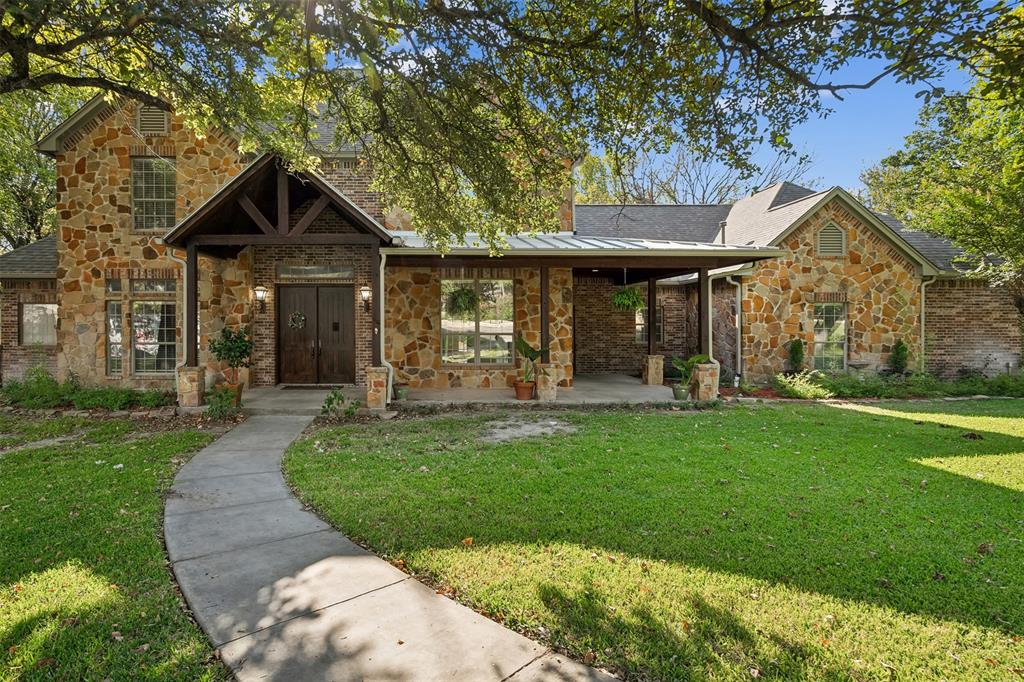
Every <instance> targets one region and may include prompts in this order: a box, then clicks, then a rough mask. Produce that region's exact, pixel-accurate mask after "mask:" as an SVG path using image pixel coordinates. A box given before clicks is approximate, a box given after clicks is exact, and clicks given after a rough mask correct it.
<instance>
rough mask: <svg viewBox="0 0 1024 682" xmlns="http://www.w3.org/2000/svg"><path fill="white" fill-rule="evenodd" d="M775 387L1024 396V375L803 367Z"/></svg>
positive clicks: (877, 394) (795, 391) (817, 394)
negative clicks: (950, 375)
mask: <svg viewBox="0 0 1024 682" xmlns="http://www.w3.org/2000/svg"><path fill="white" fill-rule="evenodd" d="M774 383H775V388H776V389H777V390H778V392H779V394H780V395H782V396H783V397H784V398H799V399H804V400H816V399H822V398H941V397H957V396H971V395H988V396H1003V397H1016V398H1021V397H1024V376H1020V375H1016V374H1000V375H999V376H996V377H992V378H988V377H982V376H978V377H967V378H963V379H956V380H950V381H946V380H943V379H938V378H936V377H934V376H932V375H930V374H924V373H919V374H912V375H910V376H903V375H889V376H882V375H875V374H824V373H822V372H818V371H804V372H798V373H797V374H792V375H785V374H779V375H777V376H776V377H775V381H774Z"/></svg>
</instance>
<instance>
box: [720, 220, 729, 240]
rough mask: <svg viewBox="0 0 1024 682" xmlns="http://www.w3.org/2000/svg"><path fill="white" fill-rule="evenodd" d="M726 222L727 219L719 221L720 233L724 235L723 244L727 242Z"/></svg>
mask: <svg viewBox="0 0 1024 682" xmlns="http://www.w3.org/2000/svg"><path fill="white" fill-rule="evenodd" d="M726 222H727V221H725V220H720V221H719V222H718V232H719V234H721V235H722V243H723V244H724V243H725V224H726Z"/></svg>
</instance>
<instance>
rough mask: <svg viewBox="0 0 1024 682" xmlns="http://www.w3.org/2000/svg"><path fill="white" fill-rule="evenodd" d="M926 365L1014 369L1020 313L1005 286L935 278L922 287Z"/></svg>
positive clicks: (937, 370) (950, 371) (953, 372)
mask: <svg viewBox="0 0 1024 682" xmlns="http://www.w3.org/2000/svg"><path fill="white" fill-rule="evenodd" d="M924 300H925V306H924V307H925V321H924V327H925V367H926V368H927V370H928V371H929V372H932V373H934V374H936V375H938V376H941V377H946V378H953V377H956V376H957V375H958V374H960V373H962V372H964V371H968V372H982V373H984V374H988V375H992V374H998V373H1000V372H1006V371H1007V369H1009V370H1010V371H1017V370H1018V369H1019V368H1020V357H1021V350H1022V346H1024V339H1022V334H1021V323H1022V318H1021V315H1020V311H1019V310H1017V307H1016V305H1015V304H1014V301H1013V297H1012V296H1011V295H1010V293H1009V292H1008V291H1007V290H1006V289H1005V288H1003V287H992V286H989V285H987V284H986V283H985V282H981V281H977V280H966V279H957V280H938V281H936V282H934V283H932V284H929V285H928V287H927V288H926V289H925V298H924Z"/></svg>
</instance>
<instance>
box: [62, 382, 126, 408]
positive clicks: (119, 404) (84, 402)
mask: <svg viewBox="0 0 1024 682" xmlns="http://www.w3.org/2000/svg"><path fill="white" fill-rule="evenodd" d="M139 395H140V392H139V391H136V390H134V389H131V388H116V387H113V386H104V387H102V388H81V389H79V390H77V391H75V392H74V393H73V394H72V395H71V404H72V405H74V406H75V409H77V410H92V409H96V408H99V409H104V410H111V411H117V410H127V409H128V408H129V407H132V406H133V405H136V404H137V403H138V399H139Z"/></svg>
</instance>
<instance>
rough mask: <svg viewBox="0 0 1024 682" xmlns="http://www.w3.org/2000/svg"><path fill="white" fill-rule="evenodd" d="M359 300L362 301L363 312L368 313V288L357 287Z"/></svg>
mask: <svg viewBox="0 0 1024 682" xmlns="http://www.w3.org/2000/svg"><path fill="white" fill-rule="evenodd" d="M359 298H361V299H362V300H363V312H366V313H368V312H370V287H359Z"/></svg>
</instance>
